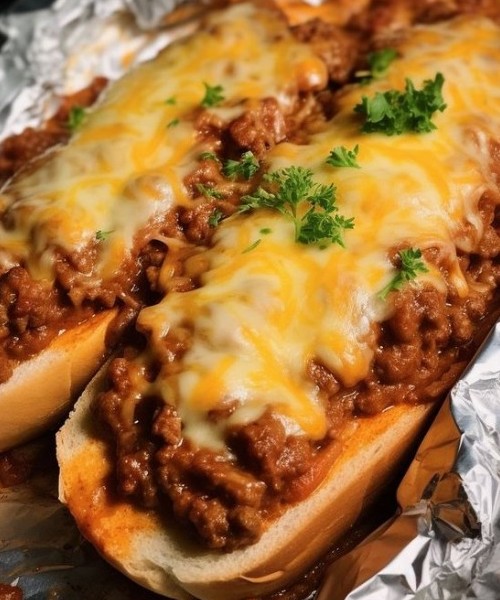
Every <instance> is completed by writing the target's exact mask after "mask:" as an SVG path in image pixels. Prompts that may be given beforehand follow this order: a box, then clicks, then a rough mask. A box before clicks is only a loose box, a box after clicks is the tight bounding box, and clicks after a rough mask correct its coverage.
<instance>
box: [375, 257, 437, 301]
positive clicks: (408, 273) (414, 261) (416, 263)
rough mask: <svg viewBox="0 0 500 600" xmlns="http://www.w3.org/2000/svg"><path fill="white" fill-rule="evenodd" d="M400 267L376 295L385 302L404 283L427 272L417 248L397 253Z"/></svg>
mask: <svg viewBox="0 0 500 600" xmlns="http://www.w3.org/2000/svg"><path fill="white" fill-rule="evenodd" d="M399 259H400V261H401V266H400V268H399V270H398V272H397V273H396V275H394V277H393V278H392V279H391V281H389V283H388V284H387V285H386V286H385V287H384V289H382V290H381V291H380V292H379V293H378V294H377V295H378V297H379V298H381V299H382V300H385V298H386V297H387V295H388V294H389V292H393V291H396V290H400V289H401V288H402V287H403V285H404V284H405V283H407V282H408V281H411V280H412V279H415V278H416V277H417V275H418V273H427V271H428V270H429V269H428V268H427V267H426V266H425V263H424V261H423V260H422V252H421V251H420V249H419V248H408V249H406V250H401V251H400V252H399Z"/></svg>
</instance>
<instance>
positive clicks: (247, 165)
mask: <svg viewBox="0 0 500 600" xmlns="http://www.w3.org/2000/svg"><path fill="white" fill-rule="evenodd" d="M259 167H260V165H259V161H258V160H257V159H256V158H255V156H254V155H253V152H251V151H250V150H249V151H248V152H244V153H243V154H242V155H241V159H240V160H231V159H229V160H226V162H225V164H224V168H223V169H222V172H223V173H224V175H225V176H226V177H229V178H231V179H236V177H243V179H250V177H252V175H255V173H257V171H258V170H259Z"/></svg>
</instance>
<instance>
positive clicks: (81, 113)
mask: <svg viewBox="0 0 500 600" xmlns="http://www.w3.org/2000/svg"><path fill="white" fill-rule="evenodd" d="M86 116H87V111H86V110H85V109H84V108H83V106H73V107H72V108H71V109H70V111H69V115H68V129H69V130H70V131H71V133H75V132H76V131H77V130H78V129H80V127H81V126H82V125H83V122H84V121H85V117H86Z"/></svg>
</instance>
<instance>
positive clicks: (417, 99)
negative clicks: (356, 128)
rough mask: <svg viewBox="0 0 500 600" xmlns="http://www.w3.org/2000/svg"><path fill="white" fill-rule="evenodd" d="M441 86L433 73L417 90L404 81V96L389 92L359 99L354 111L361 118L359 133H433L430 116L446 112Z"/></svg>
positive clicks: (439, 80)
mask: <svg viewBox="0 0 500 600" xmlns="http://www.w3.org/2000/svg"><path fill="white" fill-rule="evenodd" d="M443 84H444V77H443V75H442V74H441V73H437V74H436V77H435V78H434V79H428V80H426V81H424V84H423V87H422V89H421V90H417V89H415V86H414V85H413V83H412V82H411V81H410V80H409V79H406V85H405V90H404V92H400V91H398V90H389V91H387V92H384V93H380V92H377V93H376V94H375V96H373V97H372V98H368V97H366V96H363V99H362V101H361V103H360V104H357V105H356V106H355V108H354V111H355V112H356V113H359V114H360V115H362V116H363V117H364V118H365V122H364V124H363V127H362V131H364V132H365V133H374V132H380V133H385V134H386V135H400V134H402V133H404V132H407V131H413V132H416V133H427V132H429V131H432V130H433V129H436V125H435V124H434V123H433V122H432V120H431V119H432V116H433V115H434V113H435V112H436V111H441V112H442V111H443V110H444V109H445V108H446V104H445V102H444V100H443V95H442V88H443Z"/></svg>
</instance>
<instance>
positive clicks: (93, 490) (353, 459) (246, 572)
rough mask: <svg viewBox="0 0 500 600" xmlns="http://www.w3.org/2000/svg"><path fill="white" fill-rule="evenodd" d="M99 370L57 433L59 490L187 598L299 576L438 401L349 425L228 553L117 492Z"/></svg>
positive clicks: (129, 569)
mask: <svg viewBox="0 0 500 600" xmlns="http://www.w3.org/2000/svg"><path fill="white" fill-rule="evenodd" d="M103 377H104V375H103V373H101V374H100V375H99V376H98V377H97V378H96V379H95V380H94V381H93V382H92V383H91V385H90V386H89V387H88V388H87V390H86V391H85V393H84V394H83V396H82V397H81V398H80V400H79V401H78V403H77V405H76V408H75V411H74V412H73V413H72V415H71V416H70V419H69V420H68V421H67V422H66V423H65V425H64V426H63V428H62V429H61V430H60V432H59V433H58V435H57V457H58V462H59V466H60V487H59V489H60V499H61V501H62V502H64V503H66V505H67V506H68V508H69V510H70V512H71V513H72V515H73V517H74V518H75V520H76V522H77V524H78V526H79V528H80V530H81V531H82V533H83V535H84V536H85V537H87V538H88V539H89V541H90V542H91V543H92V544H93V545H94V546H95V547H96V548H97V550H98V551H99V552H100V553H101V554H102V555H103V557H104V558H106V559H107V560H108V561H109V562H111V563H112V564H113V565H114V566H115V567H116V568H118V569H119V570H120V571H122V572H123V573H125V574H126V575H127V576H128V577H130V578H131V579H133V580H134V581H136V582H137V583H139V584H141V585H143V586H144V587H147V588H149V589H151V590H153V591H155V592H157V593H160V594H163V595H165V596H167V597H171V598H175V599H178V600H184V599H185V598H189V597H190V595H192V596H194V597H196V598H200V599H201V600H239V599H242V598H245V597H249V596H254V595H255V596H259V595H264V594H268V593H270V592H272V591H275V590H277V589H280V588H282V587H283V586H285V585H287V584H288V583H289V582H291V581H293V580H294V579H296V578H297V577H298V576H299V575H300V574H301V573H302V572H303V571H304V570H305V569H307V567H308V566H310V565H311V564H313V563H314V562H315V561H316V560H317V559H318V558H319V557H320V556H321V555H322V554H323V553H324V552H325V551H326V550H327V548H328V547H329V546H331V545H332V544H334V543H335V541H336V540H339V539H340V538H341V537H342V536H344V535H345V534H346V532H347V531H348V529H349V528H350V527H351V526H352V525H353V524H354V522H355V521H356V520H357V519H358V518H359V516H360V515H361V514H362V513H363V512H365V511H366V509H367V507H368V506H369V505H370V504H371V502H372V501H373V500H374V499H375V498H376V497H377V496H380V494H381V493H382V491H383V489H384V487H385V486H386V485H387V482H388V481H389V480H390V479H391V478H392V477H393V476H394V474H395V471H397V469H398V465H399V464H400V462H401V461H403V460H404V458H405V456H406V455H407V454H408V453H409V452H410V451H411V450H414V449H415V443H416V440H418V439H419V435H420V433H421V432H422V430H423V429H424V428H425V425H426V424H427V422H428V420H429V419H430V417H431V416H432V414H433V413H434V410H435V406H433V405H430V404H427V405H416V406H396V407H393V408H391V409H389V410H387V411H385V412H383V413H381V414H379V415H376V416H374V417H369V418H364V419H361V420H358V421H357V422H356V426H354V427H353V426H351V427H350V434H349V435H348V437H347V439H346V442H345V445H344V448H343V451H342V453H341V455H340V457H339V458H338V459H337V460H336V461H335V463H334V464H333V466H332V468H331V470H330V472H329V474H328V476H327V477H326V479H325V480H324V481H323V483H322V484H321V485H320V486H319V488H318V489H317V490H315V491H314V492H313V493H312V494H311V495H310V496H309V497H308V498H307V499H306V500H304V501H303V502H300V503H299V504H297V505H294V506H292V507H290V508H289V509H288V510H287V511H286V512H285V513H284V514H283V515H282V516H281V517H280V518H279V519H277V520H276V521H275V522H273V523H272V524H271V526H270V527H269V529H268V530H267V531H266V532H265V533H264V535H263V536H262V538H261V539H260V541H259V542H257V543H256V544H254V545H252V546H249V547H247V548H244V549H241V550H236V551H234V552H230V553H225V554H224V553H218V552H215V551H210V550H203V549H201V548H200V547H199V546H197V545H195V543H194V542H192V541H190V540H188V539H186V538H185V536H184V537H183V535H182V531H179V529H178V526H176V524H175V523H172V522H171V521H169V520H168V519H167V518H164V517H160V516H159V515H158V514H156V513H155V512H154V511H147V510H144V509H139V508H137V507H134V506H133V505H132V504H127V503H126V502H123V501H122V500H119V499H117V498H115V497H113V492H112V491H110V490H111V489H112V486H110V485H109V484H110V477H112V475H111V473H112V459H111V458H110V456H109V450H108V448H107V446H106V444H105V442H103V441H102V439H101V438H100V436H99V430H98V425H97V424H96V422H95V421H93V420H92V419H91V418H90V414H91V411H90V407H91V404H92V402H93V399H94V398H95V396H96V394H97V393H98V391H99V389H100V387H101V385H102V380H103Z"/></svg>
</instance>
